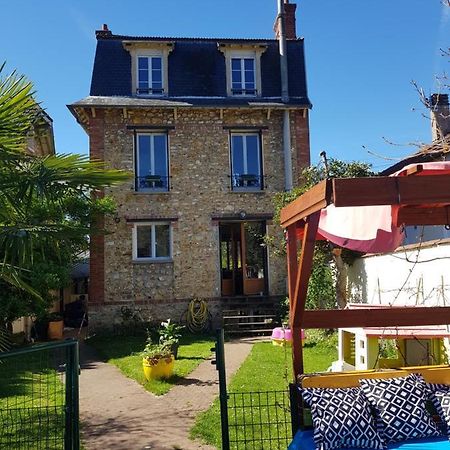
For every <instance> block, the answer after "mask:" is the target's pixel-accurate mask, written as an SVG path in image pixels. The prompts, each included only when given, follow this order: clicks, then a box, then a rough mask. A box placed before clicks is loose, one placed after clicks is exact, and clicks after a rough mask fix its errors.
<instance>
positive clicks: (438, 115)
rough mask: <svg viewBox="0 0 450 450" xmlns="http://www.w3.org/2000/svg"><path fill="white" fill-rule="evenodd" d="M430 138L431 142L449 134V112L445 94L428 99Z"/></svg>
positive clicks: (434, 95)
mask: <svg viewBox="0 0 450 450" xmlns="http://www.w3.org/2000/svg"><path fill="white" fill-rule="evenodd" d="M430 110H431V137H432V140H433V141H436V140H438V139H442V138H444V137H445V136H446V135H447V134H449V133H450V110H449V104H448V95H447V94H433V95H432V96H431V97H430Z"/></svg>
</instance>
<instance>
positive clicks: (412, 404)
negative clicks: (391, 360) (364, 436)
mask: <svg viewBox="0 0 450 450" xmlns="http://www.w3.org/2000/svg"><path fill="white" fill-rule="evenodd" d="M359 382H360V384H361V389H362V390H363V392H364V394H365V395H366V397H367V400H368V401H369V403H370V404H371V405H372V407H373V409H374V412H375V415H376V417H377V420H378V423H379V425H380V426H381V428H382V429H383V434H384V438H385V440H386V442H387V443H390V442H396V441H406V440H408V439H418V438H421V437H431V436H439V435H440V434H441V433H440V432H439V430H438V428H437V425H436V424H435V423H434V421H433V419H432V418H431V415H430V414H429V413H428V412H427V410H426V409H425V402H426V400H427V389H426V386H425V382H424V381H423V378H422V377H421V376H420V375H417V374H410V375H408V376H407V377H400V378H387V379H363V380H359Z"/></svg>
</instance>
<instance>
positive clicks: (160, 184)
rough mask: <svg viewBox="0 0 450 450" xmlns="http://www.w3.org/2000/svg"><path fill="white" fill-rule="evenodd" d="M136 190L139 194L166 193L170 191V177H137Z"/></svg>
mask: <svg viewBox="0 0 450 450" xmlns="http://www.w3.org/2000/svg"><path fill="white" fill-rule="evenodd" d="M135 188H136V191H138V192H141V191H143V192H146V191H150V192H153V191H155V192H158V191H159V192H165V191H168V190H169V177H168V176H165V175H145V176H142V177H136V178H135Z"/></svg>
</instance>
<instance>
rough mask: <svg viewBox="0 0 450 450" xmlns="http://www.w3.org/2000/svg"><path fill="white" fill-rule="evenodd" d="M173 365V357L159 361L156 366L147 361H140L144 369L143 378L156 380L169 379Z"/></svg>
mask: <svg viewBox="0 0 450 450" xmlns="http://www.w3.org/2000/svg"><path fill="white" fill-rule="evenodd" d="M174 365H175V358H174V357H173V355H172V356H171V357H170V358H163V359H160V360H159V361H158V362H157V363H156V364H152V363H151V362H149V361H148V360H147V359H145V358H143V359H142V367H143V368H144V375H145V378H146V379H147V380H148V381H150V380H156V379H158V378H169V377H171V376H172V374H173V366H174Z"/></svg>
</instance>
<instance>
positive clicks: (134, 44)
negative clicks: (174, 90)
mask: <svg viewBox="0 0 450 450" xmlns="http://www.w3.org/2000/svg"><path fill="white" fill-rule="evenodd" d="M173 45H174V44H173V42H166V41H123V47H124V49H125V50H126V51H128V52H130V56H131V87H132V92H133V95H137V96H139V97H151V96H166V95H169V94H170V93H169V87H168V85H169V78H168V71H169V53H170V52H171V51H172V49H173Z"/></svg>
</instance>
